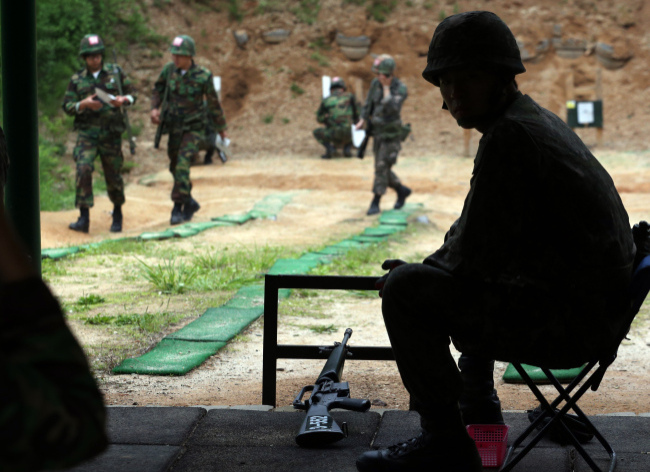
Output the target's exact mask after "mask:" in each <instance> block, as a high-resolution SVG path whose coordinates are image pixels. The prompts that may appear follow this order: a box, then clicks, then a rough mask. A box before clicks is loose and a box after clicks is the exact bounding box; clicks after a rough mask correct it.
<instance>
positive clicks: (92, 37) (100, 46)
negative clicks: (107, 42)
mask: <svg viewBox="0 0 650 472" xmlns="http://www.w3.org/2000/svg"><path fill="white" fill-rule="evenodd" d="M88 54H104V41H102V38H100V37H99V35H96V34H87V35H86V36H84V37H83V39H82V40H81V44H80V45H79V55H80V56H86V55H88Z"/></svg>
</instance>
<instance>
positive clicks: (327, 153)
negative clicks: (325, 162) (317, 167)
mask: <svg viewBox="0 0 650 472" xmlns="http://www.w3.org/2000/svg"><path fill="white" fill-rule="evenodd" d="M324 146H325V154H323V155H322V156H320V157H321V158H323V159H331V158H332V156H333V155H334V153H335V152H336V149H335V148H334V146H332V145H331V144H330V143H326V144H324Z"/></svg>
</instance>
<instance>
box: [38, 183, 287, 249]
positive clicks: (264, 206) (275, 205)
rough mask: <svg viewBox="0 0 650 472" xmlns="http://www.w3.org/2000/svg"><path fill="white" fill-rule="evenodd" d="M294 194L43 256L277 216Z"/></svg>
mask: <svg viewBox="0 0 650 472" xmlns="http://www.w3.org/2000/svg"><path fill="white" fill-rule="evenodd" d="M294 194H295V192H291V193H281V194H277V195H269V196H267V197H265V198H264V199H263V200H261V201H260V202H258V203H256V204H255V205H254V206H253V209H252V210H250V211H249V212H247V213H243V214H240V215H224V216H218V217H216V218H212V219H211V220H210V221H203V222H195V223H185V224H184V225H182V226H176V227H173V228H167V229H165V230H163V231H149V232H144V233H142V234H141V235H139V236H135V237H134V238H119V239H106V240H104V241H97V242H94V243H90V244H86V245H83V246H79V247H69V248H53V249H43V250H41V258H42V259H45V258H50V259H60V258H62V257H66V256H69V255H70V254H74V253H77V252H79V251H82V250H84V249H87V248H89V247H98V246H101V245H102V244H105V243H108V242H114V241H118V240H123V239H135V240H137V241H159V240H165V239H171V238H187V237H190V236H195V235H197V234H198V233H200V232H201V231H205V230H206V229H210V228H214V227H216V226H233V225H236V224H243V223H245V222H246V221H248V220H251V219H253V218H269V217H275V215H276V214H277V213H278V212H280V211H281V210H282V208H283V207H284V206H285V205H286V204H287V203H289V202H290V201H291V199H292V198H293V195H294Z"/></svg>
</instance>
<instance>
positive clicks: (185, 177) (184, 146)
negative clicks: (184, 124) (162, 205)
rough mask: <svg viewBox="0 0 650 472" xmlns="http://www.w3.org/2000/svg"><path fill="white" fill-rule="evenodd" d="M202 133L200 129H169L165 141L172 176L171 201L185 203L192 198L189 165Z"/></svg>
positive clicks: (195, 152)
mask: <svg viewBox="0 0 650 472" xmlns="http://www.w3.org/2000/svg"><path fill="white" fill-rule="evenodd" d="M202 139H204V135H203V133H202V132H200V131H171V132H170V133H169V141H168V142H167V156H168V157H169V172H171V173H172V175H173V176H174V186H173V187H172V195H171V198H172V201H173V202H174V203H186V202H189V201H190V198H192V182H191V181H190V165H191V164H192V159H193V158H194V156H195V155H196V154H197V153H198V152H199V145H200V143H201V140H202Z"/></svg>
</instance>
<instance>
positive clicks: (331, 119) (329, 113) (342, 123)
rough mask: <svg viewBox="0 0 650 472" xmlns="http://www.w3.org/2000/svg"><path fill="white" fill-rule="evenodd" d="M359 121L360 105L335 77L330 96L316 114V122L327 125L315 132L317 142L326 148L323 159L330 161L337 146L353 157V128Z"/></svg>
mask: <svg viewBox="0 0 650 472" xmlns="http://www.w3.org/2000/svg"><path fill="white" fill-rule="evenodd" d="M358 119H359V104H358V103H357V99H356V97H355V96H354V94H353V93H352V92H346V91H345V82H344V81H343V79H341V78H340V77H334V78H333V79H332V83H331V84H330V95H329V96H328V97H327V98H324V99H323V101H322V102H321V104H320V107H319V108H318V111H317V112H316V120H317V121H318V122H319V123H323V124H324V125H325V127H324V128H316V129H315V130H314V138H316V141H318V142H319V143H321V144H322V145H323V146H325V154H323V155H322V156H321V157H322V158H323V159H330V158H331V157H332V155H333V154H334V152H335V151H336V147H337V146H342V147H343V155H344V156H345V157H352V152H351V146H352V131H351V126H352V124H353V123H356V121H357V120H358Z"/></svg>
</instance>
